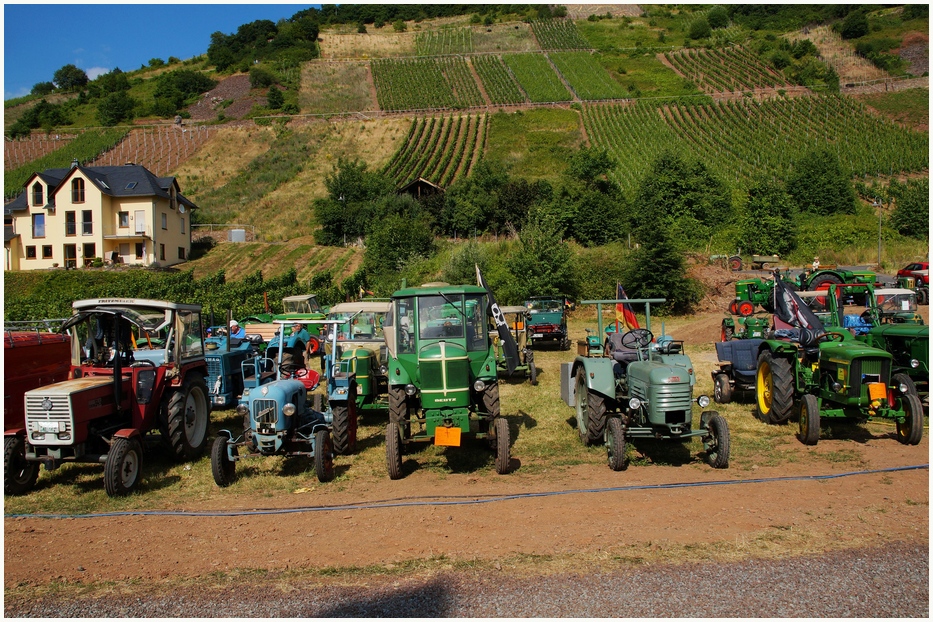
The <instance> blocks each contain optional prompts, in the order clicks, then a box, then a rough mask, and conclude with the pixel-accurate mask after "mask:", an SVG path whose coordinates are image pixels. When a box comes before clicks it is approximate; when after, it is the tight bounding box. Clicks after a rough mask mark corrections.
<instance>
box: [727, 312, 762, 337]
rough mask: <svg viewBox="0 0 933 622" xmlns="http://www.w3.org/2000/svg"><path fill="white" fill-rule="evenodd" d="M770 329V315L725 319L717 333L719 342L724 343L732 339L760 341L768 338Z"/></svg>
mask: <svg viewBox="0 0 933 622" xmlns="http://www.w3.org/2000/svg"><path fill="white" fill-rule="evenodd" d="M770 328H771V316H770V315H764V316H762V315H750V316H747V317H746V316H739V317H732V316H730V317H725V318H723V320H722V327H721V329H720V331H719V340H720V341H723V342H725V341H730V340H732V339H761V338H763V337H766V336H768V333H769V332H770Z"/></svg>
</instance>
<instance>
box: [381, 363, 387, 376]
mask: <svg viewBox="0 0 933 622" xmlns="http://www.w3.org/2000/svg"><path fill="white" fill-rule="evenodd" d="M379 373H380V374H381V375H383V376H386V375H388V374H389V368H388V367H386V366H385V365H380V366H379Z"/></svg>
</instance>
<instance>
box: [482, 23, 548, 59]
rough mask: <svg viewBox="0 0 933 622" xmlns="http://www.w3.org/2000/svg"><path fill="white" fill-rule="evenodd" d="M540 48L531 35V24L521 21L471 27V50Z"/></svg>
mask: <svg viewBox="0 0 933 622" xmlns="http://www.w3.org/2000/svg"><path fill="white" fill-rule="evenodd" d="M538 49H540V46H538V44H537V42H536V41H535V39H534V37H533V36H532V35H531V26H530V25H529V24H525V23H522V22H511V23H507V24H492V25H490V26H474V27H473V51H474V52H476V53H484V52H531V51H533V50H538Z"/></svg>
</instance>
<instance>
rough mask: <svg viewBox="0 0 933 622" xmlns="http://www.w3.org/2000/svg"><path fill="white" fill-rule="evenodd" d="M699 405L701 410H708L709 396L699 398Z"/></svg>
mask: <svg viewBox="0 0 933 622" xmlns="http://www.w3.org/2000/svg"><path fill="white" fill-rule="evenodd" d="M697 404H698V405H699V406H700V408H706V407H707V406H709V396H708V395H701V396H700V397H698V398H697Z"/></svg>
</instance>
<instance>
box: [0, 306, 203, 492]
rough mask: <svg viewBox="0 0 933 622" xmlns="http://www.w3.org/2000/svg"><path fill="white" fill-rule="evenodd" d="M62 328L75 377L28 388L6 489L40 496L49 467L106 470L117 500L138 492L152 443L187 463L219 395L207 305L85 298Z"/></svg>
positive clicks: (198, 448)
mask: <svg viewBox="0 0 933 622" xmlns="http://www.w3.org/2000/svg"><path fill="white" fill-rule="evenodd" d="M72 306H73V307H74V311H75V314H74V315H73V316H72V317H71V318H69V319H68V320H66V321H65V323H64V324H63V325H62V332H66V331H67V332H68V334H69V335H70V338H71V373H70V374H69V376H70V377H69V379H68V380H65V381H63V382H57V383H55V384H49V385H46V386H43V387H40V388H36V389H32V390H30V391H27V392H26V394H25V409H26V417H25V423H24V425H23V427H20V428H14V429H6V430H5V432H4V434H5V439H4V454H3V457H4V460H3V475H4V490H5V491H6V492H7V493H11V494H21V493H24V492H28V491H29V490H31V489H32V488H33V487H34V486H35V484H36V480H37V478H38V476H39V472H38V467H39V464H44V465H45V467H46V469H48V470H53V469H56V468H58V467H59V466H60V465H61V464H62V463H64V462H94V463H103V465H104V489H105V490H106V491H107V494H108V495H110V496H117V495H126V494H129V493H131V492H132V491H133V490H135V489H136V487H137V486H138V484H139V480H140V474H141V472H142V462H143V445H144V444H146V445H148V444H150V443H153V444H155V443H159V442H161V444H162V445H164V446H165V447H166V448H167V450H168V451H169V453H170V454H171V455H173V456H174V457H176V458H178V459H182V460H192V459H195V458H197V457H199V456H200V455H201V454H202V453H203V451H204V448H205V446H206V445H207V430H208V424H209V420H210V399H209V396H208V391H207V385H206V384H205V380H204V379H205V377H206V376H207V364H206V362H205V360H204V341H203V338H202V335H201V306H200V305H195V304H176V303H171V302H161V301H156V300H142V299H122V298H120V299H110V298H108V299H97V300H79V301H77V302H75V303H74V304H73V305H72Z"/></svg>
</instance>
